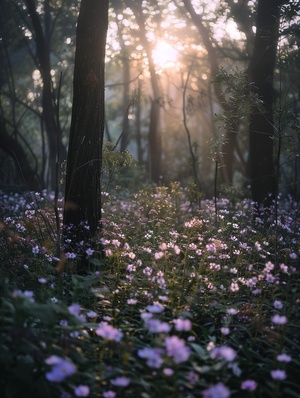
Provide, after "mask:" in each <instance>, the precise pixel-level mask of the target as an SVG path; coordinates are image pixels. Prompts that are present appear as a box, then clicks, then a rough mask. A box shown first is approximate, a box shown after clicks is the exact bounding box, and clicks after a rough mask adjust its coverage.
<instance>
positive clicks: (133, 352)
mask: <svg viewBox="0 0 300 398" xmlns="http://www.w3.org/2000/svg"><path fill="white" fill-rule="evenodd" d="M51 200H52V198H51V197H48V196H47V195H42V194H39V195H35V196H30V197H27V198H24V197H21V196H18V195H14V196H10V195H4V194H3V193H2V194H1V198H0V201H1V202H2V203H3V205H2V214H1V215H0V219H1V220H2V221H1V222H0V233H1V235H0V260H1V262H0V276H1V282H0V283H1V307H0V313H1V327H0V346H1V349H0V370H1V372H0V374H1V377H0V392H1V396H3V397H5V398H14V397H20V396H24V397H25V396H30V397H43V398H47V397H51V398H52V397H54V398H55V397H64V398H67V397H76V396H89V397H95V398H96V397H104V398H114V397H130V398H131V397H132V398H136V397H142V398H160V397H163V398H168V397H169V398H176V397H178V398H193V397H195V398H196V397H204V398H227V397H262V398H267V397H269V398H276V397H285V398H292V397H299V396H300V386H299V382H298V378H299V371H300V342H299V336H300V330H299V326H300V317H299V315H300V314H299V312H300V311H299V303H300V286H299V255H300V251H299V239H300V228H299V227H300V219H299V208H298V206H297V204H295V203H292V202H291V201H289V200H286V201H282V203H280V210H279V214H278V218H277V219H275V217H274V213H273V211H272V209H268V211H265V212H261V213H260V215H259V216H258V215H256V213H255V207H254V206H253V203H251V201H250V200H246V199H245V200H239V201H236V200H235V201H230V200H228V199H219V200H218V203H217V213H216V209H215V204H214V203H213V201H209V200H202V202H201V209H199V208H198V207H196V206H194V205H193V203H192V202H191V201H190V200H189V195H188V192H186V191H185V190H184V189H183V188H181V187H180V185H179V184H173V185H172V186H171V187H170V188H167V187H158V188H153V187H152V188H148V189H145V190H144V191H141V192H139V193H137V194H135V195H134V196H132V197H130V198H128V199H126V200H117V199H115V198H111V197H109V195H105V204H104V206H103V219H102V223H103V231H102V234H101V236H98V237H97V238H96V239H95V241H94V242H82V244H81V245H80V247H78V250H76V251H74V252H70V251H68V249H67V248H66V249H65V253H63V254H62V255H61V256H59V257H57V253H56V248H57V245H56V242H55V219H54V218H55V217H54V212H53V209H52V208H51V206H50V204H51ZM103 252H104V253H105V256H104V257H103V255H102V254H103ZM83 260H84V263H85V264H88V265H87V266H86V269H85V272H84V273H82V272H80V273H78V272H76V270H77V269H78V268H80V263H81V262H82V261H83Z"/></svg>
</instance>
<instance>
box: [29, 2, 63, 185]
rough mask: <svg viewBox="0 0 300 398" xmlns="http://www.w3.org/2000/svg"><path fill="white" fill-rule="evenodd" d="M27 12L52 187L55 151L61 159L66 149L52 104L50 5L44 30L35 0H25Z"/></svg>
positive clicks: (46, 5)
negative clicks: (39, 83)
mask: <svg viewBox="0 0 300 398" xmlns="http://www.w3.org/2000/svg"><path fill="white" fill-rule="evenodd" d="M25 2H26V5H27V9H28V13H29V16H30V19H31V23H32V28H33V32H34V35H35V43H36V55H37V58H38V62H39V65H38V68H39V70H40V73H41V76H42V79H43V91H42V108H43V112H42V119H43V123H44V126H45V130H46V134H47V139H48V149H49V154H48V156H49V164H48V168H49V172H48V187H49V188H50V189H54V188H55V186H56V183H57V181H56V180H57V176H56V162H57V161H58V159H57V153H58V151H59V153H60V155H61V157H62V159H65V158H66V157H67V151H66V148H65V147H64V145H63V144H62V140H61V132H60V131H59V126H58V123H57V120H56V115H55V113H56V109H55V104H54V93H53V88H52V78H51V63H50V33H49V31H50V27H49V25H50V18H51V17H50V15H49V13H50V6H49V2H48V1H46V2H45V32H44V31H43V27H42V22H41V17H40V15H39V14H38V12H37V9H36V3H35V0H25Z"/></svg>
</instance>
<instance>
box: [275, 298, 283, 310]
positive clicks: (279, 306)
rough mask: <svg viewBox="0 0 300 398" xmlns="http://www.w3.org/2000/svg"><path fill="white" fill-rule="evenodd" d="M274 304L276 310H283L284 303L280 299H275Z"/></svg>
mask: <svg viewBox="0 0 300 398" xmlns="http://www.w3.org/2000/svg"><path fill="white" fill-rule="evenodd" d="M273 306H274V308H276V310H281V309H282V308H283V304H282V302H281V301H280V300H275V301H274V303H273Z"/></svg>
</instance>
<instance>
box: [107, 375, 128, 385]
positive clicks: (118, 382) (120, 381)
mask: <svg viewBox="0 0 300 398" xmlns="http://www.w3.org/2000/svg"><path fill="white" fill-rule="evenodd" d="M111 384H113V385H114V386H118V387H127V386H128V385H129V384H130V379H128V377H125V376H120V377H116V378H115V379H113V380H111Z"/></svg>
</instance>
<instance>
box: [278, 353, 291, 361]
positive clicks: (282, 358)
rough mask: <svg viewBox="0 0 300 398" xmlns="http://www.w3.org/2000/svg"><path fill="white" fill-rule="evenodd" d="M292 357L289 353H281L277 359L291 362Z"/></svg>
mask: <svg viewBox="0 0 300 398" xmlns="http://www.w3.org/2000/svg"><path fill="white" fill-rule="evenodd" d="M291 360H292V357H290V356H289V355H287V354H279V355H277V361H279V362H291Z"/></svg>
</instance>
